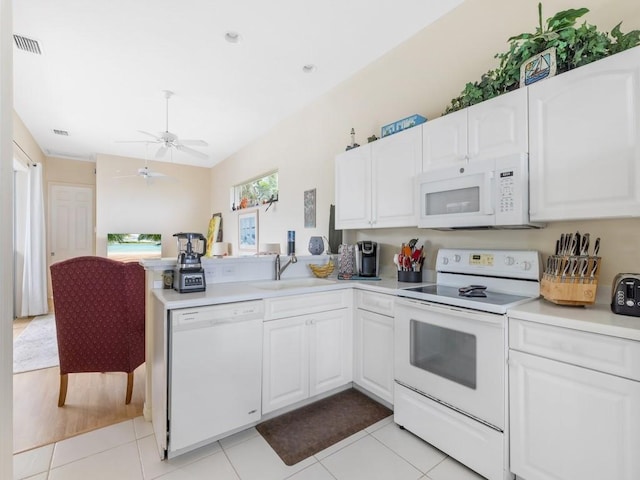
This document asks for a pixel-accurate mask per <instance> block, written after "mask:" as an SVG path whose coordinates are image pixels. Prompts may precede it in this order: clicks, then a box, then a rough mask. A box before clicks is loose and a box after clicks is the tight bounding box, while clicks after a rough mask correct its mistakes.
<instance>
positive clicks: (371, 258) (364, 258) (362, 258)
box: [356, 240, 380, 277]
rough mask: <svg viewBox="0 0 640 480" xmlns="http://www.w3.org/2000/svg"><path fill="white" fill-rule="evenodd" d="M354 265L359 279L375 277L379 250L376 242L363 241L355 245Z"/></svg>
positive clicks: (378, 264) (378, 265)
mask: <svg viewBox="0 0 640 480" xmlns="http://www.w3.org/2000/svg"><path fill="white" fill-rule="evenodd" d="M356 265H357V268H358V275H359V276H361V277H377V276H378V269H379V267H380V248H378V243H377V242H372V241H370V240H363V241H361V242H358V243H357V244H356Z"/></svg>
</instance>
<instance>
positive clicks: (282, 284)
mask: <svg viewBox="0 0 640 480" xmlns="http://www.w3.org/2000/svg"><path fill="white" fill-rule="evenodd" d="M334 283H336V280H328V279H326V278H315V277H314V278H291V279H287V280H267V281H265V282H256V283H252V284H251V286H252V287H255V288H262V289H264V290H289V289H292V288H307V287H322V286H327V285H333V284H334Z"/></svg>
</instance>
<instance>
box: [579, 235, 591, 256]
mask: <svg viewBox="0 0 640 480" xmlns="http://www.w3.org/2000/svg"><path fill="white" fill-rule="evenodd" d="M580 255H589V234H588V233H585V234H584V235H583V236H582V239H581V241H580Z"/></svg>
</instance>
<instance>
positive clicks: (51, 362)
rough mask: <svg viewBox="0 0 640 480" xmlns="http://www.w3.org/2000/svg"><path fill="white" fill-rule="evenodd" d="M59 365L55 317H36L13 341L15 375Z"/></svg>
mask: <svg viewBox="0 0 640 480" xmlns="http://www.w3.org/2000/svg"><path fill="white" fill-rule="evenodd" d="M56 365H58V341H57V338H56V320H55V317H54V316H53V315H42V316H40V317H36V318H34V319H33V320H31V322H29V325H27V328H25V329H24V330H23V332H22V333H21V334H20V335H18V337H17V338H16V339H15V340H14V341H13V373H22V372H29V371H31V370H39V369H41V368H49V367H55V366H56Z"/></svg>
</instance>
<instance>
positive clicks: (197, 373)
mask: <svg viewBox="0 0 640 480" xmlns="http://www.w3.org/2000/svg"><path fill="white" fill-rule="evenodd" d="M263 317H264V306H263V302H262V301H251V302H240V303H230V304H224V305H214V306H207V307H197V308H186V309H178V310H172V311H171V315H170V319H171V321H170V336H169V352H170V354H169V370H168V372H169V383H168V385H169V388H168V389H169V392H168V394H169V395H168V406H167V409H168V420H169V422H168V426H169V429H168V430H169V440H168V456H169V457H172V456H175V455H177V454H180V453H184V452H186V451H188V450H192V449H194V448H197V447H199V446H201V445H204V444H206V443H209V442H211V441H214V440H216V439H217V438H220V437H221V436H222V435H223V434H226V433H231V432H233V431H234V430H238V429H240V428H241V427H244V426H247V425H250V424H251V423H254V422H257V421H258V420H260V416H261V411H260V405H261V378H262V322H263Z"/></svg>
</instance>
